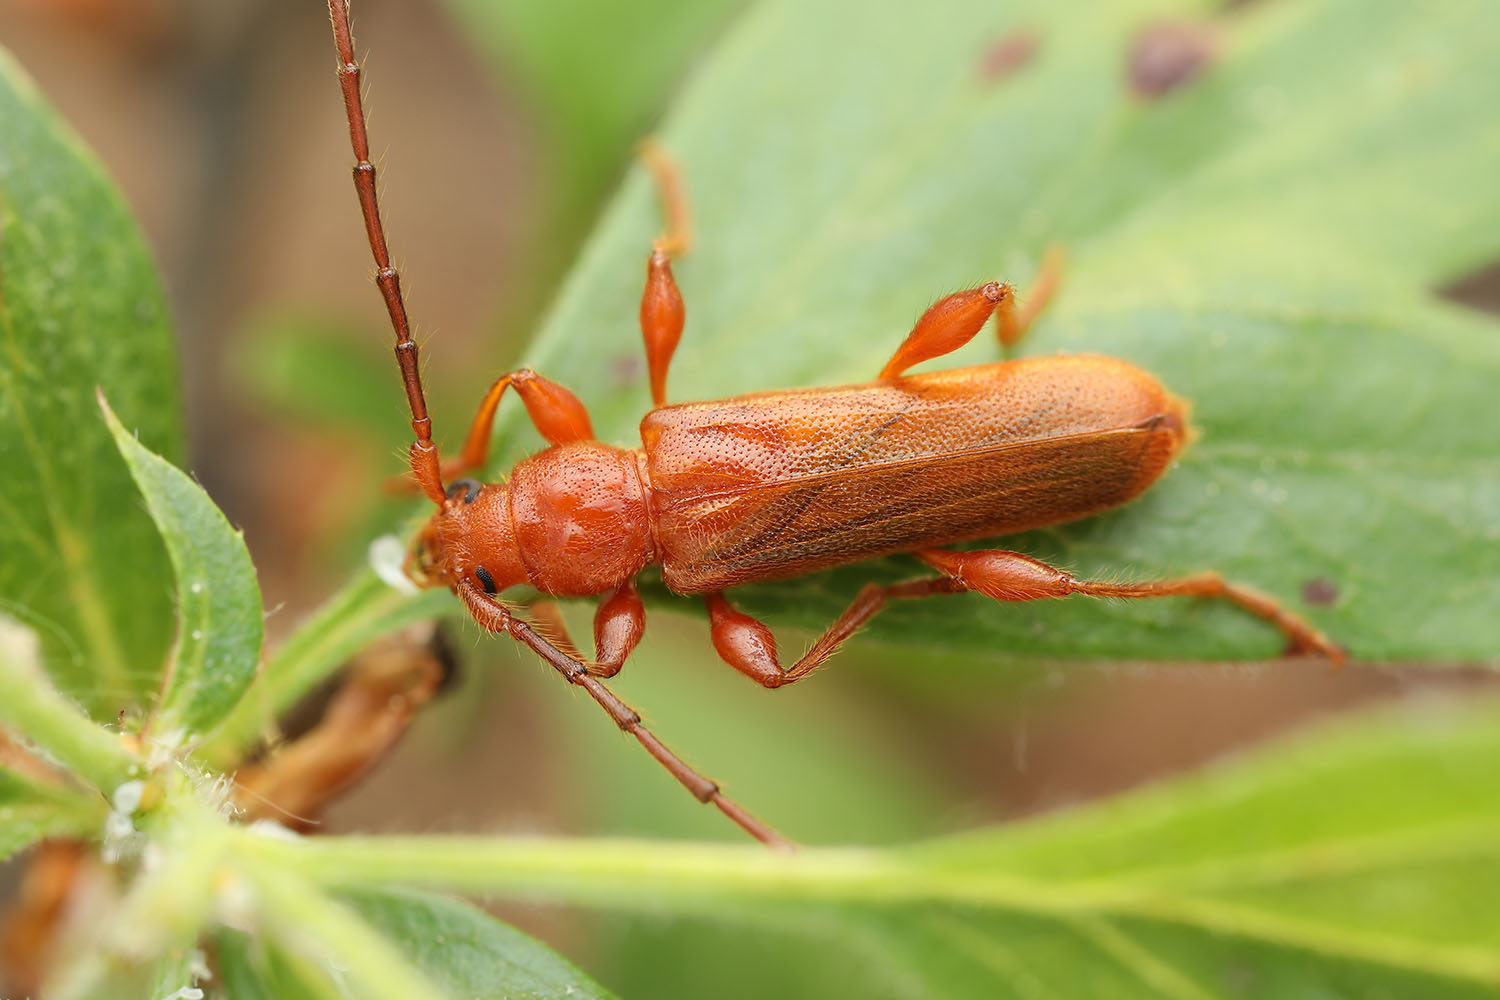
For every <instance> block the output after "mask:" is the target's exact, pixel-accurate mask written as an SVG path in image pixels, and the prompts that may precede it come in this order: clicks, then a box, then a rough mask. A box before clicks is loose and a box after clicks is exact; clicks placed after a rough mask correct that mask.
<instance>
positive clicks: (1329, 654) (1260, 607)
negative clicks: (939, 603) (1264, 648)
mask: <svg viewBox="0 0 1500 1000" xmlns="http://www.w3.org/2000/svg"><path fill="white" fill-rule="evenodd" d="M915 555H916V557H917V558H918V559H920V560H922V561H923V562H925V563H926V564H927V565H929V566H931V567H932V568H933V569H936V570H938V571H939V572H941V573H943V574H945V575H946V576H947V577H949V578H950V579H952V580H953V581H954V582H955V583H957V584H958V585H959V587H960V589H963V590H976V591H978V592H980V593H982V594H985V595H987V596H989V597H993V598H994V599H995V600H997V601H1035V600H1041V599H1043V598H1049V597H1068V596H1070V595H1073V594H1083V595H1085V596H1088V597H1120V598H1137V597H1213V598H1218V599H1220V600H1225V601H1228V602H1229V603H1231V604H1233V605H1235V606H1236V607H1239V608H1242V609H1243V610H1245V611H1248V612H1249V613H1250V614H1252V615H1255V616H1256V617H1257V618H1261V619H1264V620H1265V621H1268V622H1270V623H1271V624H1272V625H1275V626H1276V627H1277V628H1278V629H1280V630H1281V632H1282V634H1283V635H1285V636H1286V637H1287V639H1288V641H1289V643H1290V650H1291V652H1294V653H1311V654H1315V655H1318V656H1323V657H1326V658H1327V659H1328V660H1330V661H1331V662H1332V663H1333V665H1334V666H1339V665H1341V664H1342V663H1343V662H1344V659H1345V653H1344V651H1343V650H1342V649H1340V648H1339V647H1338V646H1336V645H1334V643H1333V642H1332V641H1331V640H1330V639H1329V638H1328V637H1327V636H1326V635H1324V634H1323V633H1322V632H1320V631H1318V629H1317V628H1315V627H1314V626H1313V625H1312V624H1311V623H1310V622H1308V621H1306V620H1305V619H1303V618H1302V617H1300V616H1298V615H1296V614H1293V613H1292V612H1290V611H1288V610H1287V609H1286V608H1284V607H1282V606H1281V605H1280V604H1279V603H1277V602H1276V601H1275V600H1274V599H1273V598H1271V597H1269V596H1268V595H1266V594H1262V593H1261V592H1260V591H1258V590H1255V589H1253V588H1251V587H1246V586H1243V585H1241V584H1237V583H1230V582H1228V581H1227V580H1225V579H1224V578H1223V577H1222V576H1220V575H1219V574H1218V573H1213V572H1208V573H1195V574H1193V575H1191V576H1183V577H1177V578H1175V579H1170V580H1150V581H1146V582H1142V583H1106V582H1102V581H1096V580H1080V579H1078V578H1077V577H1074V576H1072V575H1070V574H1068V573H1065V572H1063V571H1062V570H1060V569H1057V568H1056V567H1054V566H1049V565H1047V564H1046V563H1044V562H1042V561H1041V560H1039V559H1033V558H1031V557H1030V556H1026V555H1022V554H1021V553H1019V552H1010V551H1007V550H1005V549H983V550H979V551H973V552H949V551H947V550H944V549H925V550H922V551H919V552H917V553H915Z"/></svg>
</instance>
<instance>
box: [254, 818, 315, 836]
mask: <svg viewBox="0 0 1500 1000" xmlns="http://www.w3.org/2000/svg"><path fill="white" fill-rule="evenodd" d="M245 829H247V830H249V831H250V832H251V833H258V834H260V835H261V836H262V837H270V838H272V839H274V840H300V839H302V838H301V836H300V835H299V834H298V833H297V831H296V830H289V829H287V828H286V827H284V826H282V825H281V824H280V823H278V822H276V821H275V820H274V819H258V820H256V821H255V822H254V823H251V824H250V825H249V826H247V827H246V828H245Z"/></svg>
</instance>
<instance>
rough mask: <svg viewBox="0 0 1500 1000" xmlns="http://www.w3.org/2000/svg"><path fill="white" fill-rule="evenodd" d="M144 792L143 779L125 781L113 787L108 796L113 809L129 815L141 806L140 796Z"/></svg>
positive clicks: (144, 784)
mask: <svg viewBox="0 0 1500 1000" xmlns="http://www.w3.org/2000/svg"><path fill="white" fill-rule="evenodd" d="M145 794H146V783H145V782H144V781H127V782H125V783H124V784H123V785H121V786H119V787H118V788H116V789H115V793H114V794H113V795H111V796H110V799H109V800H110V802H111V803H112V804H113V805H114V807H115V811H116V812H119V813H124V814H125V815H126V816H129V815H130V814H131V813H133V812H135V811H136V810H137V809H139V808H140V807H141V796H143V795H145Z"/></svg>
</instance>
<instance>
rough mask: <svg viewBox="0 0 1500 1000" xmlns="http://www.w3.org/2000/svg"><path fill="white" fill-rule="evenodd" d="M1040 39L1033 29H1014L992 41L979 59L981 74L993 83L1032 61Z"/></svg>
mask: <svg viewBox="0 0 1500 1000" xmlns="http://www.w3.org/2000/svg"><path fill="white" fill-rule="evenodd" d="M1038 42H1039V39H1038V38H1037V36H1036V34H1035V33H1034V32H1031V31H1025V30H1019V31H1012V32H1011V33H1010V34H1008V35H1005V36H1003V37H1001V38H999V39H997V40H996V41H994V42H992V43H991V44H990V45H989V47H988V48H986V49H985V50H984V54H983V55H982V56H980V59H979V75H980V76H982V77H984V79H985V80H987V81H989V82H991V83H993V82H995V81H996V80H1003V79H1004V78H1005V77H1007V76H1010V75H1011V74H1012V73H1014V72H1015V71H1016V70H1018V69H1020V68H1021V67H1022V66H1025V65H1026V64H1027V63H1029V62H1031V59H1032V57H1033V56H1035V55H1036V50H1037V45H1038Z"/></svg>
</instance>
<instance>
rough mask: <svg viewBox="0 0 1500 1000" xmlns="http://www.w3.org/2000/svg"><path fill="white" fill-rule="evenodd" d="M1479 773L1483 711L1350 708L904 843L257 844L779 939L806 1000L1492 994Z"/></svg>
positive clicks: (349, 871) (296, 860)
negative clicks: (1215, 762) (1146, 780)
mask: <svg viewBox="0 0 1500 1000" xmlns="http://www.w3.org/2000/svg"><path fill="white" fill-rule="evenodd" d="M1497 771H1500V701H1497V700H1496V699H1495V698H1494V697H1493V696H1491V697H1487V698H1483V699H1476V700H1472V701H1470V702H1469V703H1467V704H1465V703H1461V702H1457V701H1454V700H1448V701H1434V702H1430V703H1424V702H1414V703H1408V704H1404V705H1401V706H1398V707H1396V708H1394V709H1392V708H1385V709H1380V710H1376V711H1371V712H1366V713H1363V714H1362V715H1360V716H1357V717H1355V718H1353V719H1350V720H1343V721H1340V722H1338V723H1335V724H1332V725H1328V726H1324V727H1321V728H1318V729H1315V730H1314V731H1313V732H1311V733H1309V734H1305V735H1303V736H1300V737H1297V738H1294V739H1291V740H1288V741H1284V742H1283V743H1282V744H1281V745H1279V746H1276V747H1273V748H1268V749H1266V750H1264V751H1261V752H1258V753H1255V754H1252V755H1246V756H1245V757H1244V758H1242V759H1240V760H1237V761H1234V762H1231V763H1228V764H1221V765H1219V766H1216V767H1211V768H1209V769H1207V770H1206V771H1205V772H1203V773H1201V774H1199V775H1196V776H1193V777H1190V778H1187V779H1185V780H1178V781H1175V782H1172V783H1169V784H1163V785H1161V786H1158V787H1156V788H1152V789H1147V790H1145V791H1141V792H1137V793H1132V794H1128V795H1124V796H1120V797H1118V798H1116V799H1114V800H1111V801H1107V802H1105V803H1102V804H1099V805H1093V806H1087V807H1083V808H1079V809H1075V810H1070V811H1066V812H1062V813H1059V814H1056V815H1053V816H1049V817H1044V818H1042V819H1038V820H1034V821H1029V822H1022V823H1017V824H1014V825H1011V826H1008V827H1000V828H995V829H989V830H983V831H979V832H976V833H973V834H968V835H964V836H959V837H953V838H948V839H944V840H937V841H931V842H928V843H926V844H922V845H918V846H915V847H909V848H896V849H855V848H842V849H839V848H830V849H819V848H808V849H804V850H801V851H799V852H798V853H797V854H795V855H790V856H787V855H780V854H776V853H773V852H768V851H765V850H763V849H759V848H756V847H754V846H745V847H727V846H725V847H721V846H710V845H701V844H660V843H650V842H646V841H574V842H569V841H561V840H520V839H511V840H507V839H496V838H482V837H443V838H437V837H410V838H389V837H387V838H354V837H330V838H324V839H320V840H316V841H305V842H302V843H297V844H286V845H278V847H277V851H278V853H279V854H280V856H281V857H282V858H283V859H284V861H285V863H286V864H287V865H288V866H294V867H295V868H296V869H297V870H299V871H302V872H304V873H306V874H307V875H308V876H309V877H313V878H317V879H322V880H325V881H327V882H329V883H331V884H334V885H364V884H367V883H369V882H370V881H371V880H372V879H378V880H379V881H380V882H382V883H384V884H387V885H388V884H390V883H392V882H400V883H407V884H417V885H426V886H432V887H444V888H449V889H457V890H460V891H469V892H476V893H485V894H495V893H499V894H503V895H507V896H512V897H519V898H525V899H544V900H550V901H554V902H567V903H575V904H576V903H583V904H589V905H598V906H604V907H609V908H613V909H622V910H627V911H635V912H641V913H646V914H649V915H651V916H652V917H653V919H654V920H656V921H660V920H661V919H662V917H663V915H665V914H675V915H678V916H680V917H682V918H684V919H688V918H696V919H707V920H709V921H711V922H713V923H715V924H722V923H723V922H725V921H732V922H734V923H736V924H739V925H743V927H742V928H741V933H739V934H735V935H725V936H724V938H725V940H724V947H727V948H741V949H753V950H754V952H755V953H757V954H767V953H777V951H778V949H779V948H780V946H781V944H782V943H784V942H787V939H788V938H790V939H793V940H792V941H791V942H790V943H789V953H790V956H792V958H789V961H788V963H787V965H786V966H785V967H784V968H783V969H781V970H778V973H777V975H776V977H775V981H776V982H777V983H778V984H780V986H781V988H782V989H784V990H785V991H787V992H792V993H800V994H805V995H815V994H817V993H818V992H820V990H819V989H816V988H813V984H820V983H827V982H828V977H827V975H826V974H825V973H826V972H827V970H828V969H837V970H842V971H843V975H844V976H846V977H847V979H846V986H845V987H844V988H843V990H842V992H843V994H844V995H851V996H868V997H882V998H884V997H892V998H894V997H908V996H922V997H927V996H932V997H945V998H947V997H975V998H979V997H1021V998H1030V997H1038V996H1062V997H1074V996H1079V997H1083V996H1090V997H1091V996H1111V997H1119V998H1135V997H1139V998H1142V1000H1145V998H1159V997H1164V996H1165V997H1173V998H1176V997H1184V998H1186V997H1194V998H1198V997H1239V996H1244V997H1257V998H1263V1000H1277V998H1288V1000H1291V998H1303V997H1309V996H1392V997H1407V996H1411V997H1418V996H1420V997H1423V998H1453V997H1481V996H1493V995H1495V992H1496V991H1497V990H1500V910H1497V908H1496V907H1495V906H1494V904H1493V901H1494V899H1495V898H1496V894H1497V893H1500V784H1497V783H1496V782H1495V781H1494V775H1495V774H1496V773H1497ZM798 957H800V961H799V960H798ZM814 959H815V960H814ZM659 995H665V993H662V994H659ZM723 995H725V996H747V995H750V994H747V993H746V992H745V991H738V990H737V989H736V987H735V985H734V984H730V985H729V986H728V987H727V992H725V993H724V994H723Z"/></svg>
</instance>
